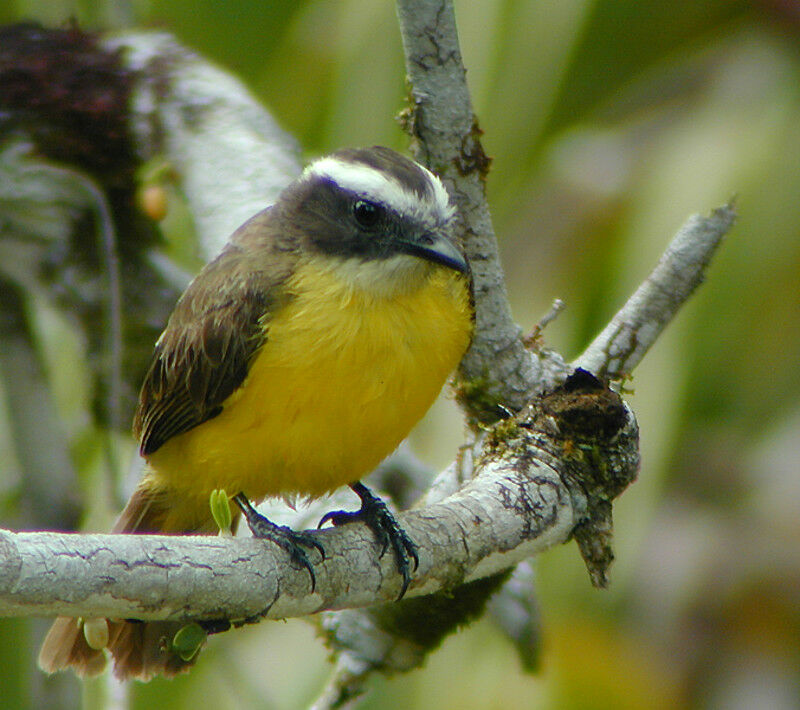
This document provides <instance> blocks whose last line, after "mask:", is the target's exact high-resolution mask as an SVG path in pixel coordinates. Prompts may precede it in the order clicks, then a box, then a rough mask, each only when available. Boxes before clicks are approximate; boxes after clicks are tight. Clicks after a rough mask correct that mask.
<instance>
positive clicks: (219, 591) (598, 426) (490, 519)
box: [0, 381, 638, 621]
mask: <svg viewBox="0 0 800 710" xmlns="http://www.w3.org/2000/svg"><path fill="white" fill-rule="evenodd" d="M637 444H638V432H637V429H636V424H635V420H634V419H633V416H632V415H631V413H630V412H629V410H627V408H625V407H624V405H623V403H622V401H621V400H620V399H619V397H618V396H617V395H615V394H614V393H612V392H610V391H609V390H607V389H605V388H603V387H602V386H601V385H600V383H599V382H597V381H594V382H590V383H589V384H586V383H584V382H578V383H573V385H571V386H570V383H569V381H568V382H567V384H566V385H565V386H564V387H563V388H560V389H559V390H557V391H556V392H554V393H552V394H551V395H548V396H547V397H545V398H543V399H542V400H540V401H539V402H538V403H537V404H536V405H531V406H529V407H528V409H527V410H526V412H525V414H524V416H522V417H520V418H519V419H517V420H510V421H509V422H506V423H505V424H504V426H503V427H502V428H500V429H497V430H496V431H495V432H494V434H493V435H492V436H490V437H489V438H488V439H487V441H486V443H485V446H484V453H485V458H484V460H483V462H482V463H481V464H480V465H479V466H478V468H477V472H476V476H475V477H474V478H473V480H472V481H470V482H469V483H468V484H467V485H465V486H464V487H463V488H462V489H460V490H459V491H457V492H456V493H454V494H453V495H451V496H449V497H448V498H447V499H445V500H444V501H442V502H441V503H435V504H432V505H429V506H426V507H425V508H422V509H419V510H414V511H410V512H407V513H405V514H403V515H402V516H401V524H402V525H403V527H404V528H405V529H406V530H407V532H408V533H409V535H410V536H411V537H412V539H414V541H415V542H416V543H417V544H418V546H419V560H420V563H419V568H418V570H417V572H416V573H415V575H414V580H413V584H412V587H411V588H410V589H409V592H408V596H409V598H411V597H414V596H421V595H427V594H432V593H434V592H437V591H439V590H446V589H452V588H453V587H455V586H457V585H459V584H463V583H465V582H469V581H471V580H475V579H481V578H483V577H488V576H491V575H494V574H496V573H498V572H500V571H502V570H505V569H508V568H509V567H511V566H513V565H515V564H516V563H517V562H519V561H521V560H523V559H525V558H526V557H529V556H531V555H533V554H536V553H538V552H541V551H542V550H544V549H546V548H548V547H551V546H553V545H555V544H558V543H560V542H564V541H565V540H567V539H568V538H569V536H570V534H571V532H572V530H573V529H574V527H575V525H576V524H577V523H578V522H580V520H581V519H583V517H585V514H586V511H587V509H588V506H589V502H590V497H591V496H593V495H595V490H594V489H593V488H592V486H590V485H588V483H587V482H589V481H594V480H595V478H596V473H593V472H592V468H593V467H594V466H596V463H597V461H596V460H595V459H594V458H592V456H589V455H588V454H587V451H589V450H591V451H593V452H595V455H596V456H602V458H603V461H604V462H605V463H606V464H607V468H606V469H605V470H604V474H605V475H606V479H605V480H604V481H602V482H598V481H595V483H594V484H592V485H594V486H595V487H597V486H600V487H602V489H603V490H604V491H605V492H606V495H607V496H608V497H609V498H611V497H613V496H614V495H616V494H617V493H618V492H619V491H620V490H621V489H622V488H624V486H625V485H627V483H628V482H630V481H631V480H632V479H633V478H634V476H635V475H636V470H637V468H638V448H637ZM566 450H569V451H570V452H573V453H569V454H566V455H565V454H564V452H565V451H566ZM574 452H577V453H574ZM318 535H319V536H320V541H321V542H323V544H324V546H325V550H326V559H325V560H315V562H314V566H315V572H316V579H317V584H316V591H315V592H314V593H313V594H311V593H309V578H308V574H307V572H306V571H305V570H304V569H297V568H294V567H292V566H291V565H290V564H289V563H288V561H287V560H286V557H285V555H284V553H282V552H281V551H280V548H278V547H277V546H275V545H274V544H272V543H270V542H266V541H262V540H254V539H231V538H227V537H212V538H209V537H195V536H172V537H167V536H157V535H70V534H56V533H32V532H27V533H11V532H2V533H0V614H2V615H4V616H17V615H47V614H60V615H67V616H82V617H98V616H100V617H103V616H106V617H112V618H138V619H145V620H151V619H219V618H225V619H232V620H241V621H245V620H252V619H257V618H262V617H263V618H270V619H281V618H287V617H292V616H304V615H307V614H311V613H314V612H318V611H320V610H322V609H341V608H350V607H359V606H364V605H367V604H374V603H375V602H381V601H384V602H388V601H391V600H393V599H395V598H396V597H397V593H398V591H399V589H400V583H401V580H400V576H399V574H398V572H397V568H396V563H395V560H394V559H393V557H392V555H390V554H387V555H384V556H383V558H381V559H380V560H378V559H377V555H376V552H375V547H374V540H373V538H372V534H371V532H370V531H369V530H368V529H367V527H366V526H365V525H363V524H353V525H348V526H345V527H343V528H339V529H334V530H324V531H321V532H319V533H318Z"/></svg>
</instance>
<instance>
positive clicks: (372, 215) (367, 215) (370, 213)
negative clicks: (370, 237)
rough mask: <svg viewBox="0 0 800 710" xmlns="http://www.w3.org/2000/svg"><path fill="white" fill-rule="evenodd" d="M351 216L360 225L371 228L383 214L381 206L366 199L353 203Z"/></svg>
mask: <svg viewBox="0 0 800 710" xmlns="http://www.w3.org/2000/svg"><path fill="white" fill-rule="evenodd" d="M353 216H354V217H355V218H356V222H358V224H359V226H360V227H363V228H364V229H372V228H373V227H374V226H375V225H376V224H378V222H379V221H380V219H381V217H382V216H383V207H381V206H380V205H376V204H375V203H374V202H368V201H367V200H356V201H355V202H354V203H353Z"/></svg>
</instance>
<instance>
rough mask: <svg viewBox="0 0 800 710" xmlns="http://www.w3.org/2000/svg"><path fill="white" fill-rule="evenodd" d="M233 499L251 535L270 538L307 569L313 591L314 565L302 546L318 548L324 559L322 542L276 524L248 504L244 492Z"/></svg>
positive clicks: (265, 538) (315, 585) (314, 587)
mask: <svg viewBox="0 0 800 710" xmlns="http://www.w3.org/2000/svg"><path fill="white" fill-rule="evenodd" d="M233 500H234V502H235V503H236V505H238V506H239V509H240V510H241V511H242V514H243V515H244V517H245V519H246V520H247V525H248V527H249V528H250V532H252V533H253V537H257V538H261V539H264V540H272V542H274V543H276V544H277V545H280V547H282V548H283V549H284V550H286V552H288V553H289V556H290V557H291V558H292V562H294V563H295V564H298V565H300V566H302V567H305V568H306V570H308V574H309V575H310V576H311V592H312V593H313V592H314V590H315V589H316V587H317V578H316V576H315V575H314V567H313V566H312V564H311V561H310V560H309V559H308V555H307V554H306V552H305V550H304V549H303V548H304V547H305V548H308V549H311V548H315V549H317V550H319V554H320V555H322V559H323V560H324V559H325V548H324V547H323V546H322V543H321V542H320V541H319V540H317V539H316V537H314V535H312V534H311V533H308V532H297V531H295V530H292V529H291V528H290V527H287V526H285V525H276V524H275V523H273V522H272V521H270V520H268V519H267V518H265V517H264V516H263V515H261V513H259V512H258V511H257V510H256V509H255V508H254V507H253V506H252V505H251V504H250V501H249V500H247V496H245V495H244V493H239V494H237V495H235V496H234V497H233Z"/></svg>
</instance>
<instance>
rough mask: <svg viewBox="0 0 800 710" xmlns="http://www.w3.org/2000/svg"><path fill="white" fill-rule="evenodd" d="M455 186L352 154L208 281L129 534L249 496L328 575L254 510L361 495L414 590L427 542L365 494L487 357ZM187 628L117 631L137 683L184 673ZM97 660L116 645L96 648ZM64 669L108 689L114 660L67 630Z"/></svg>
mask: <svg viewBox="0 0 800 710" xmlns="http://www.w3.org/2000/svg"><path fill="white" fill-rule="evenodd" d="M453 224H454V208H453V206H452V205H451V203H450V200H449V198H448V194H447V191H446V190H445V188H444V187H443V185H442V183H441V182H440V181H439V179H438V178H437V177H436V176H435V175H433V173H431V172H430V171H428V170H427V169H425V168H424V167H422V166H421V165H418V164H417V163H415V162H413V161H411V160H409V159H407V158H405V157H403V156H401V155H399V154H398V153H395V152H394V151H392V150H389V149H388V148H382V147H372V148H360V149H346V150H341V151H338V152H336V153H333V154H332V155H330V156H328V157H325V158H322V159H320V160H317V161H316V162H314V163H312V164H311V165H309V166H308V167H307V168H306V169H305V171H304V172H303V174H302V175H301V176H300V177H299V178H298V179H297V180H296V181H295V182H293V183H292V184H291V185H289V186H288V187H287V188H286V189H285V190H284V191H283V192H282V193H281V195H280V196H279V198H278V200H277V201H276V203H275V204H274V205H273V206H272V207H269V208H268V209H266V210H264V211H262V212H260V213H258V214H257V215H255V216H254V217H253V218H252V219H250V220H249V221H248V222H246V223H245V224H244V225H242V226H241V227H240V228H239V229H238V230H237V231H236V232H234V234H233V235H232V237H231V239H230V241H229V242H228V244H227V245H226V246H225V248H224V249H223V250H222V252H221V253H220V254H219V256H217V257H216V258H215V259H214V260H213V261H211V262H210V263H209V264H208V265H206V267H205V268H204V269H203V270H202V271H201V272H200V274H199V275H198V276H197V277H196V278H195V279H194V280H193V281H192V283H191V284H190V285H189V287H188V288H187V289H186V291H185V293H184V294H183V295H182V296H181V298H180V300H179V301H178V303H177V305H176V307H175V310H174V312H173V313H172V315H171V317H170V319H169V322H168V324H167V327H166V329H165V330H164V332H163V333H162V334H161V337H160V338H159V339H158V342H157V343H156V346H155V352H154V354H153V360H152V364H151V366H150V369H149V371H148V373H147V375H146V377H145V380H144V384H143V386H142V390H141V394H140V397H139V406H138V409H137V412H136V416H135V419H134V432H135V434H136V435H137V436H138V438H139V442H140V453H141V455H142V456H143V457H144V458H145V459H146V461H147V467H146V470H145V474H144V476H143V478H142V480H141V482H140V483H139V486H138V488H137V489H136V491H135V492H134V494H133V495H132V496H131V499H130V500H129V501H128V504H127V506H126V508H125V510H124V511H123V512H122V514H121V515H120V518H119V520H118V521H117V523H116V525H115V526H114V531H115V532H120V533H132V532H138V533H184V534H200V533H214V532H216V526H215V524H214V522H213V519H212V517H211V513H210V508H209V496H210V494H211V492H212V491H213V490H215V489H224V490H226V491H229V492H236V493H237V495H236V496H235V497H234V500H235V502H236V503H237V504H238V505H239V507H240V508H241V510H242V512H243V513H244V514H245V516H246V518H247V520H248V523H249V524H250V527H251V529H252V530H253V532H254V534H255V535H257V536H260V537H267V538H269V539H272V540H273V541H275V542H277V543H278V544H279V545H281V546H282V547H283V548H284V549H285V550H287V551H288V552H289V553H290V555H291V556H292V558H293V560H294V561H295V562H298V563H300V564H302V565H304V566H305V567H306V568H307V569H308V571H309V574H310V576H311V584H312V586H313V584H314V582H315V580H314V572H313V567H312V565H311V563H310V562H309V560H308V557H307V555H306V553H305V551H304V550H303V548H304V547H305V548H306V549H309V550H310V549H312V548H317V549H319V550H320V552H322V553H323V554H324V550H323V549H322V546H321V544H320V543H319V542H318V541H317V540H316V539H315V537H314V536H313V535H312V534H310V533H306V532H294V531H292V530H290V529H288V528H283V527H278V526H276V525H274V524H273V523H271V522H270V521H268V520H267V519H266V518H263V517H261V516H259V515H258V514H257V513H255V511H254V510H253V509H252V508H251V506H250V503H249V501H250V500H254V501H259V500H261V499H263V498H265V497H267V496H275V495H291V494H300V495H302V496H312V497H313V496H319V495H322V494H324V493H327V492H329V491H332V490H334V489H335V488H338V487H340V486H342V485H345V484H349V485H350V486H351V487H352V488H353V490H354V491H355V492H356V493H357V494H358V495H359V497H360V498H361V503H362V505H361V509H360V510H359V511H357V512H355V513H345V512H342V511H337V512H335V513H329V514H328V515H326V516H325V517H324V518H323V522H325V521H326V520H330V521H332V522H333V523H334V524H340V523H344V522H347V521H349V520H352V519H361V520H364V521H365V522H366V523H367V524H368V525H369V526H370V527H371V528H372V529H373V531H374V532H375V534H376V536H377V537H378V540H379V542H381V543H382V545H383V548H384V549H386V548H387V546H388V547H391V549H392V550H393V552H394V554H395V556H396V558H397V564H398V568H399V569H400V572H401V573H402V574H403V577H404V583H403V588H402V591H403V592H404V591H405V588H406V586H407V585H408V582H409V579H410V565H411V561H412V560H413V561H414V562H416V549H415V546H414V544H413V542H412V541H411V540H410V539H409V538H408V536H407V535H406V534H405V532H403V530H402V529H401V528H400V527H399V526H398V525H397V523H396V522H395V521H394V519H393V517H392V516H391V514H390V513H389V512H388V510H387V509H386V507H385V505H384V504H383V503H382V502H381V501H380V499H378V498H376V497H375V496H373V495H372V494H371V493H370V492H369V490H368V489H367V488H366V487H365V486H363V484H361V483H359V479H360V478H361V477H362V476H364V475H366V474H367V473H369V471H371V470H372V469H373V468H374V467H375V466H376V465H377V464H378V463H379V462H380V461H381V459H383V458H384V457H385V456H387V455H388V454H389V453H391V451H392V450H393V449H394V448H395V447H396V446H397V445H398V444H399V443H400V441H401V440H402V439H403V438H405V436H406V435H407V434H408V432H409V431H410V429H411V428H412V427H413V426H414V424H415V423H416V422H417V421H418V420H419V419H420V418H421V417H422V415H423V414H424V413H425V412H426V410H427V409H428V408H429V406H430V405H431V403H432V402H433V400H434V399H435V398H436V396H437V394H438V393H439V390H440V389H441V388H442V385H443V384H444V382H445V381H446V379H447V377H448V375H449V374H450V372H451V371H452V370H453V369H454V368H455V367H456V365H457V364H458V362H459V360H460V359H461V357H462V355H463V354H464V351H465V350H466V348H467V346H468V345H469V342H470V338H471V334H472V324H473V311H472V300H471V294H470V272H469V267H468V265H467V262H466V260H465V257H464V254H463V252H462V250H461V248H460V246H459V245H458V243H457V241H456V239H455V237H454V234H453ZM180 626H181V625H180V624H178V623H176V622H146V623H144V622H136V621H125V620H118V621H109V624H108V629H109V640H108V643H107V648H108V650H109V651H110V654H111V656H112V657H113V659H114V666H115V668H114V672H115V674H116V675H117V676H119V677H121V678H131V677H134V678H139V679H149V678H150V677H152V676H153V675H156V674H164V675H174V674H176V673H178V672H180V671H181V670H183V669H185V668H186V667H187V666H188V665H189V664H190V663H191V662H192V661H191V660H190V661H186V660H184V659H182V658H181V656H180V654H178V653H177V652H176V651H175V650H174V649H173V647H172V638H173V636H174V634H175V632H176V631H177V630H178V629H179V628H180ZM93 645H94V646H96V645H101V644H98V643H97V642H96V641H95V642H94V643H93ZM39 662H40V665H41V666H42V668H43V669H44V670H46V671H49V672H53V671H56V670H61V669H65V668H69V667H72V668H73V669H74V670H75V671H76V672H77V673H78V674H79V675H92V674H95V673H98V672H100V671H101V670H102V669H103V667H104V666H105V653H104V651H103V649H99V650H98V649H95V648H92V647H90V645H89V644H88V643H87V641H86V638H85V634H84V631H83V628H82V625H81V623H80V621H78V620H75V619H69V618H59V619H56V621H55V622H54V624H53V626H52V628H51V630H50V633H49V634H48V636H47V638H46V639H45V641H44V644H43V646H42V650H41V653H40V656H39Z"/></svg>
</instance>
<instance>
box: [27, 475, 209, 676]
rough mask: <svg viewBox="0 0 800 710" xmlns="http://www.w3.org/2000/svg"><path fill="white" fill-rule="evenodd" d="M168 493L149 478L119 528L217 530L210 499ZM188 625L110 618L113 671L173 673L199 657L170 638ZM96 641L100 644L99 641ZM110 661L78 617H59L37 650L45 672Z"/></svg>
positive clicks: (81, 671)
mask: <svg viewBox="0 0 800 710" xmlns="http://www.w3.org/2000/svg"><path fill="white" fill-rule="evenodd" d="M189 503H190V502H189V501H186V500H183V499H179V498H176V497H170V496H169V495H168V494H167V493H166V492H165V491H163V490H159V489H158V488H157V487H156V486H154V485H153V481H152V479H148V478H145V479H144V480H143V481H142V483H141V484H140V485H139V488H138V489H137V490H136V492H135V493H134V494H133V495H132V496H131V499H130V500H129V501H128V505H127V506H125V510H123V511H122V513H121V515H120V516H119V519H118V520H117V522H116V524H115V525H114V529H113V532H115V533H134V532H138V533H184V534H203V533H206V534H209V533H213V532H215V531H216V525H215V524H214V521H213V519H212V517H211V514H210V511H209V508H208V504H207V503H205V505H203V504H202V501H199V502H196V503H195V504H194V505H191V506H190V505H189ZM182 626H184V624H183V623H181V622H175V621H150V622H140V621H118V620H113V621H112V620H109V621H108V631H109V635H108V643H107V648H108V650H109V651H110V653H111V657H112V658H113V660H114V675H115V676H117V677H118V678H120V679H122V680H126V679H128V678H136V679H138V680H150V679H151V678H152V677H153V676H155V675H164V676H168V677H171V676H174V675H177V674H178V673H181V672H183V671H186V670H188V669H189V667H190V666H191V665H192V664H193V663H194V661H195V660H196V659H197V654H195V655H194V656H193V657H192V659H191V660H189V661H185V660H183V659H182V658H181V657H180V656H179V655H178V654H177V653H176V652H175V651H174V650H173V649H172V639H173V637H174V636H175V634H176V633H177V632H178V630H179V629H180V628H181V627H182ZM95 645H97V643H95ZM105 665H106V655H105V652H104V650H103V649H102V648H100V649H95V648H92V647H91V646H90V645H89V643H88V642H87V640H86V635H85V634H84V625H83V623H82V621H81V620H80V619H72V618H69V617H63V616H62V617H59V618H57V619H56V620H55V621H54V622H53V625H52V626H51V627H50V631H49V633H48V634H47V637H46V638H45V640H44V643H42V648H41V651H40V652H39V666H40V667H41V668H42V670H44V671H46V672H47V673H55V672H56V671H61V670H67V669H69V668H72V669H73V670H74V671H75V673H77V674H78V675H79V676H81V677H85V676H93V675H97V674H98V673H101V672H102V671H103V669H104V668H105Z"/></svg>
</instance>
